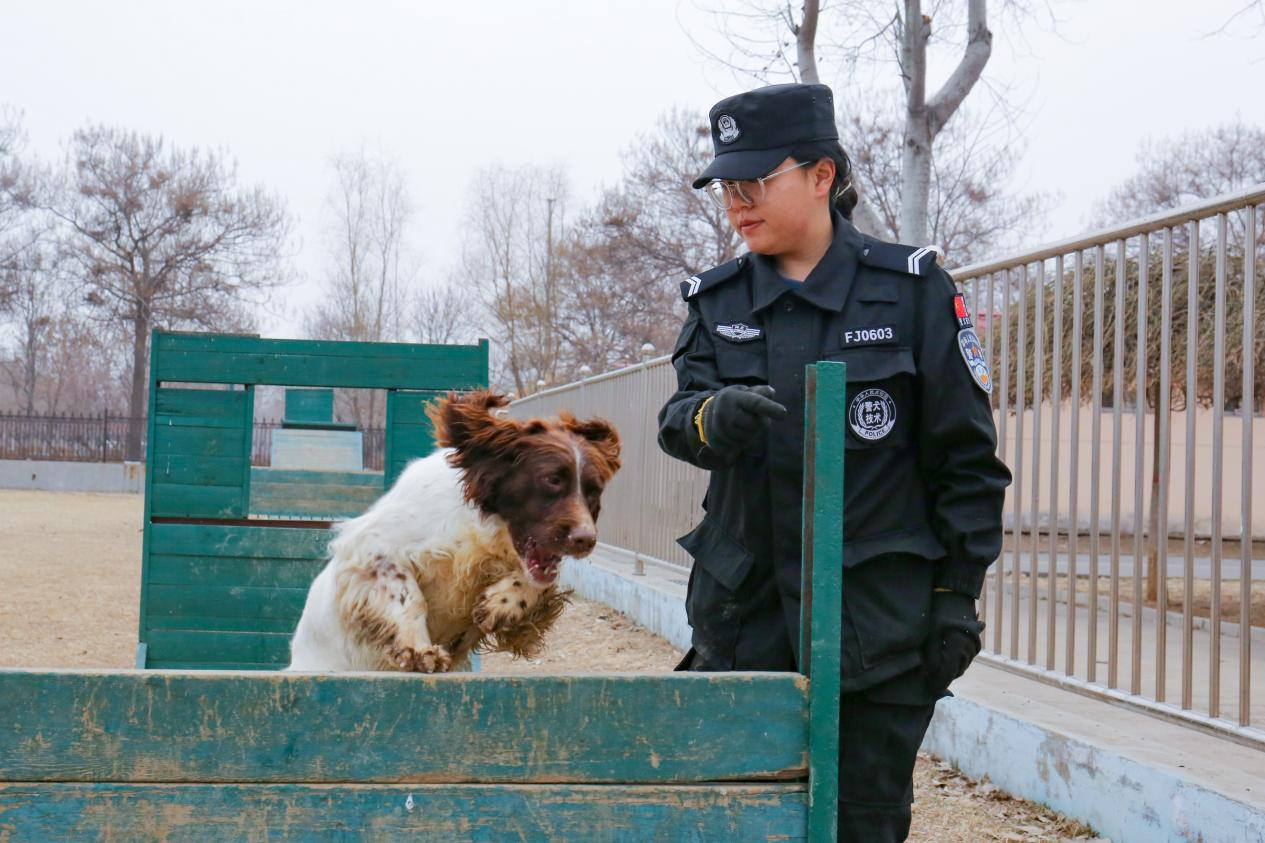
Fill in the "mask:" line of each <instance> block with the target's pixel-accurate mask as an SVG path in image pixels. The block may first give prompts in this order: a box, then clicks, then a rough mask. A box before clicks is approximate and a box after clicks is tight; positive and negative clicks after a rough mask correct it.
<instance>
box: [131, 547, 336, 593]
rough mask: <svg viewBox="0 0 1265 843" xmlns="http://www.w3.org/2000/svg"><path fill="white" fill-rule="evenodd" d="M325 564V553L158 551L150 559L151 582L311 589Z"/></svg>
mask: <svg viewBox="0 0 1265 843" xmlns="http://www.w3.org/2000/svg"><path fill="white" fill-rule="evenodd" d="M324 567H325V557H324V556H320V557H317V558H314V559H273V558H266V557H264V558H255V557H247V556H174V555H168V554H163V553H155V554H154V555H153V556H151V557H150V560H149V584H150V585H187V586H250V587H255V588H262V587H268V588H307V587H308V586H310V585H311V584H312V580H313V579H315V577H316V575H317V574H319V573H320V572H321V569H322V568H324Z"/></svg>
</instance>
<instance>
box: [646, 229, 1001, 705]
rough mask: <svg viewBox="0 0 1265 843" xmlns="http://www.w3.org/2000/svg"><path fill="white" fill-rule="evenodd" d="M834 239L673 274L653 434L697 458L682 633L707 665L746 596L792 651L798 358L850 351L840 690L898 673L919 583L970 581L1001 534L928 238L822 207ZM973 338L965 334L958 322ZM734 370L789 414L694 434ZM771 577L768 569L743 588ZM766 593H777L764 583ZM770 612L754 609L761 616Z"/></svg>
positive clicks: (951, 297)
mask: <svg viewBox="0 0 1265 843" xmlns="http://www.w3.org/2000/svg"><path fill="white" fill-rule="evenodd" d="M833 224H834V239H833V241H832V243H831V246H830V248H829V250H828V251H827V253H826V255H825V256H824V257H823V258H822V260H821V261H820V262H819V264H818V265H817V266H816V268H814V269H813V271H812V273H811V274H810V275H809V277H808V278H807V279H805V280H804V282H803V283H802V284H801V283H794V282H789V281H787V280H786V279H784V278H782V277H781V276H779V274H778V272H777V270H776V266H775V264H774V262H773V259H771V258H767V257H765V256H762V255H756V254H749V255H743V256H742V257H739V258H737V259H735V260H733V261H730V262H729V263H726V264H723V265H721V266H718V267H715V268H714V269H711V270H708V271H706V272H703V273H700V274H699V275H697V276H694V277H692V278H690V279H689V280H688V281H686V282H684V283H682V295H683V297H684V298H685V300H686V302H687V303H688V316H687V318H686V321H685V325H684V327H683V329H682V331H681V335H680V338H679V339H678V341H677V343H676V347H675V349H674V351H673V354H672V361H673V365H674V366H675V368H676V373H677V381H678V389H677V392H676V393H675V394H674V395H673V396H672V397H671V398H670V399H669V400H668V402H667V404H666V405H665V406H664V407H663V409H662V410H661V411H660V413H659V444H660V446H661V447H662V448H663V450H664V451H666V452H667V453H668V454H670V455H671V456H674V457H676V458H678V459H681V460H685V461H686V462H689V463H692V464H693V465H696V466H698V467H700V468H703V469H707V470H709V471H710V472H711V477H710V482H709V485H708V489H707V494H706V497H705V499H704V501H703V508H704V510H705V511H706V515H705V517H704V518H703V520H702V522H701V523H700V524H699V525H698V527H697V528H696V529H695V530H693V531H692V532H691V533H689V534H688V535H686V536H684V537H682V538H681V539H680V540H679V541H680V543H681V544H682V546H683V547H685V549H686V550H687V551H688V552H689V553H690V554H691V556H693V558H694V561H695V566H694V574H693V575H692V576H691V579H690V587H689V593H688V597H687V601H686V607H687V613H688V615H689V620H690V624H691V626H692V627H693V630H694V632H693V644H694V648H695V650H696V651H697V652H698V653H700V654H704V655H705V656H706V659H707V661H708V663H709V664H711V665H712V666H713V667H715V666H719V668H720V669H726V668H732V667H735V666H736V667H738V668H744V667H746V668H752V667H773V666H772V665H758V664H743V663H742V659H741V658H739V657H738V656H736V654H735V647H736V642H737V641H738V638H739V633H740V632H742V631H743V628H742V627H743V623H744V618H746V619H750V618H754V617H756V616H757V614H758V613H757V612H755V609H756V608H758V607H755V606H752V605H749V603H750V601H752V600H763V601H768V600H770V599H772V600H775V601H777V602H778V603H780V609H781V611H780V613H779V612H773V613H771V614H770V613H768V612H765V613H764V614H763V617H765V618H769V617H772V618H774V619H775V620H774V621H773V623H781V624H782V625H783V628H782V629H775V628H772V627H770V628H768V629H763V630H750V629H748V630H746V634H747V635H750V634H751V633H752V632H755V634H757V635H760V636H784V639H783V640H786V641H787V642H788V643H789V646H790V647H791V649H792V650H793V651H794V656H793V657H794V658H795V659H797V658H798V645H799V612H800V568H801V533H800V530H801V523H802V522H801V518H802V496H803V492H802V489H803V451H804V441H803V439H804V369H805V366H806V365H807V364H809V363H812V362H815V361H818V360H839V361H843V362H845V363H847V366H848V368H847V380H848V387H847V399H846V400H847V402H848V430H847V434H846V435H847V442H846V449H845V474H844V476H845V482H844V486H845V501H844V529H845V533H846V540H845V541H844V548H843V565H844V583H843V595H844V609H843V635H844V652H843V690H844V691H849V690H861V689H864V688H867V687H871V686H874V685H875V684H877V683H880V682H883V681H884V680H886V679H889V678H891V677H894V676H897V675H898V674H906V675H908V674H909V672H910V671H911V670H912V669H913V668H916V667H917V666H918V665H919V663H920V661H921V656H920V654H919V648H920V645H921V643H922V641H923V639H924V638H925V636H926V635H927V632H928V611H929V608H930V602H931V595H932V591H933V588H935V587H943V588H948V589H952V590H954V591H958V592H962V593H965V594H968V595H972V596H978V595H979V592H980V589H981V587H982V584H983V579H984V574H985V570H986V568H987V567H988V565H989V564H990V563H991V562H992V561H993V559H994V558H996V556H997V555H998V553H999V551H1000V548H1001V537H1002V526H1001V512H1002V505H1003V497H1004V490H1005V487H1006V485H1007V484H1008V482H1009V480H1010V474H1009V472H1008V470H1007V469H1006V467H1005V466H1004V465H1003V464H1002V463H1001V461H1000V460H998V458H997V457H996V455H995V451H996V430H995V426H994V423H993V417H992V411H991V408H990V404H989V398H988V395H987V393H986V391H985V390H986V389H991V381H990V380H989V375H988V372H987V365H986V363H985V364H983V367H982V371H981V368H980V364H981V363H982V362H983V361H982V355H981V354H980V352H979V349H978V343H976V344H974V346H973V348H972V350H973V351H974V352H975V359H974V361H973V362H974V365H975V373H974V374H973V373H972V368H971V366H969V365H968V362H967V359H968V357H969V356H970V355H969V354H968V353H964V351H963V350H962V348H961V345H960V343H961V341H962V337H961V334H962V333H963V332H964V329H965V328H967V326H969V317H968V316H967V315H966V312H965V308H964V307H963V306H962V304H961V300H960V299H958V300H956V301H955V294H956V290H955V287H954V285H953V283H952V281H951V279H950V278H949V276H948V274H947V273H946V272H944V271H943V270H942V269H941V268H940V267H939V266H938V265H937V263H936V260H935V254H934V252H932V251H931V250H930V249H918V248H914V247H909V246H902V245H897V244H892V243H885V242H882V241H879V240H875V239H871V238H869V237H866V236H863V235H861V234H860V233H859V232H858V231H857V230H856V229H855V228H854V227H853V226H852V224H851V223H850V222H849V221H847V220H845V219H844V218H843V217H842V216H841V215H839V214H838V213H833ZM971 336H972V337H973V336H974V334H971ZM730 384H748V385H755V384H769V385H771V386H773V387H774V389H775V391H776V396H775V397H776V400H777V401H779V402H780V403H782V404H784V405H785V406H786V407H787V409H788V411H789V412H788V413H787V415H786V417H785V418H783V419H781V420H779V421H775V422H773V423H772V425H771V426H770V427H769V428H768V430H767V432H766V433H765V434H763V435H762V436H761V437H760V438H759V439H758V441H756V442H755V443H754V444H752V445H750V446H748V447H747V448H746V449H745V450H744V451H743V452H742V453H741V454H738V455H736V456H727V457H722V456H721V455H719V454H717V453H715V452H714V451H712V449H711V448H710V447H709V446H707V445H705V444H703V443H702V442H701V441H700V438H699V435H698V431H697V429H696V427H695V424H694V416H695V413H696V411H697V410H698V408H699V406H700V404H701V403H702V402H703V401H704V400H705V399H706V398H707V397H708V396H710V395H712V394H714V393H715V392H716V391H718V390H720V389H721V388H723V387H725V386H727V385H730ZM770 580H771V581H772V583H773V585H774V586H775V587H774V588H772V589H769V588H764V589H760V588H753V587H751V586H752V583H759V582H763V583H765V584H768V583H769V582H770ZM770 595H773V596H772V597H770ZM764 622H765V623H767V621H764Z"/></svg>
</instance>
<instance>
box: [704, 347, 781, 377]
mask: <svg viewBox="0 0 1265 843" xmlns="http://www.w3.org/2000/svg"><path fill="white" fill-rule="evenodd" d="M767 347H768V346H767V344H766V343H765V341H764V340H754V341H751V342H744V343H735V342H726V341H724V340H721V341H718V342H717V343H716V373H717V374H719V375H720V379H721V380H722V381H724V382H725V383H745V384H761V383H768V382H769V366H768V355H767Z"/></svg>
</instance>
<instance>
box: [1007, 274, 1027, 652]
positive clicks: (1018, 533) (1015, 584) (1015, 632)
mask: <svg viewBox="0 0 1265 843" xmlns="http://www.w3.org/2000/svg"><path fill="white" fill-rule="evenodd" d="M1027 278H1028V268H1027V267H1026V266H1025V267H1024V268H1023V273H1022V274H1021V275H1020V286H1019V322H1018V324H1017V325H1016V327H1015V330H1017V331H1018V332H1019V333H1018V336H1017V337H1016V340H1015V342H1016V346H1017V347H1016V349H1015V476H1014V486H1013V489H1014V493H1015V496H1014V504H1015V506H1014V513H1015V515H1014V518H1015V532H1014V542H1013V543H1012V544H1011V549H1012V550H1013V551H1014V559H1013V562H1014V567H1013V568H1012V569H1011V574H1012V577H1011V589H1010V599H1011V604H1010V657H1011V658H1012V659H1016V660H1017V659H1018V658H1019V595H1020V593H1021V589H1022V583H1020V581H1019V568H1020V564H1021V560H1020V558H1019V554H1020V548H1019V545H1020V544H1021V542H1020V539H1021V537H1022V536H1023V408H1024V406H1025V404H1026V403H1027V400H1028V396H1027V393H1026V387H1027V384H1025V383H1024V369H1025V358H1026V356H1027V353H1028V344H1027V340H1026V334H1027V321H1028V285H1027V284H1026V283H1025V282H1026V281H1027Z"/></svg>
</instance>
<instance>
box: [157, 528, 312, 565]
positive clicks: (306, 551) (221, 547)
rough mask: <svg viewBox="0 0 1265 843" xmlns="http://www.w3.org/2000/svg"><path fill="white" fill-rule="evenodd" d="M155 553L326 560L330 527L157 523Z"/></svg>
mask: <svg viewBox="0 0 1265 843" xmlns="http://www.w3.org/2000/svg"><path fill="white" fill-rule="evenodd" d="M152 534H153V535H152V539H153V552H154V553H160V554H164V555H176V556H197V557H205V556H223V557H230V558H241V557H260V558H268V559H323V558H325V555H326V546H327V545H328V544H329V540H330V538H331V537H332V536H331V533H330V531H329V530H327V529H305V528H302V527H263V526H260V527H247V526H241V525H236V524H155V525H153V528H152Z"/></svg>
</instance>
